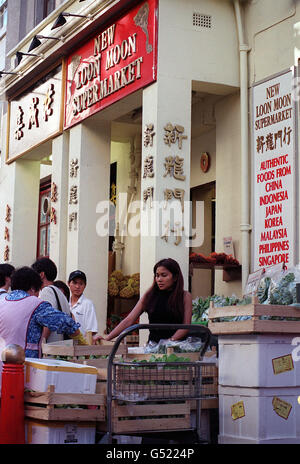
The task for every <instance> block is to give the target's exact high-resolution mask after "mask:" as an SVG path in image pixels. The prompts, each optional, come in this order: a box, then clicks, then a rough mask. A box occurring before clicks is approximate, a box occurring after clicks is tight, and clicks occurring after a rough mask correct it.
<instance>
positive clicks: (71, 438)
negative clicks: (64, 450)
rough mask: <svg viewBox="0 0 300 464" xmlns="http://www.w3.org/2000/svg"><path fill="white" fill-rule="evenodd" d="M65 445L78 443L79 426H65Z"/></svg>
mask: <svg viewBox="0 0 300 464" xmlns="http://www.w3.org/2000/svg"><path fill="white" fill-rule="evenodd" d="M64 443H78V431H77V426H76V425H74V424H66V425H65V439H64Z"/></svg>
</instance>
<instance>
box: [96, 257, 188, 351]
mask: <svg viewBox="0 0 300 464" xmlns="http://www.w3.org/2000/svg"><path fill="white" fill-rule="evenodd" d="M153 273H154V279H153V284H152V286H151V287H150V288H149V289H148V290H147V292H146V293H145V294H144V295H143V296H142V297H141V298H140V300H139V301H138V302H137V304H136V305H135V307H134V308H133V309H132V310H131V312H130V313H129V314H128V316H127V317H126V318H125V319H123V321H121V322H120V323H119V324H118V325H117V327H115V328H114V329H113V330H112V331H111V332H110V334H109V335H107V336H106V337H105V338H104V339H105V340H112V339H113V338H115V337H117V336H118V335H119V334H120V333H121V332H123V330H125V329H127V327H130V326H131V325H133V324H134V323H135V321H136V320H137V319H138V318H139V317H140V315H141V314H142V313H143V312H146V313H147V314H148V318H149V323H150V324H166V329H165V330H150V334H149V341H153V342H156V343H157V342H159V340H160V339H171V340H182V339H184V338H185V337H186V336H187V334H188V330H185V329H179V330H176V331H174V330H171V329H169V328H168V327H167V325H168V324H191V319H192V296H191V294H190V293H189V292H187V291H185V290H184V289H183V275H182V272H181V269H180V266H179V264H178V263H177V261H175V260H174V259H172V258H166V259H162V260H160V261H159V262H158V263H156V264H155V266H154V269H153ZM99 338H103V337H99V335H95V336H94V337H93V339H94V342H96V340H98V339H99Z"/></svg>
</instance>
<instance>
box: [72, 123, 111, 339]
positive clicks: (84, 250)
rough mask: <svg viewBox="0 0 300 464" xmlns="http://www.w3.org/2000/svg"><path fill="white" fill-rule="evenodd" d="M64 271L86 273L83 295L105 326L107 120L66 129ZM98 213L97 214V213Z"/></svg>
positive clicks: (108, 153)
mask: <svg viewBox="0 0 300 464" xmlns="http://www.w3.org/2000/svg"><path fill="white" fill-rule="evenodd" d="M68 178H69V187H68V240H67V275H69V273H70V272H71V271H74V270H76V269H80V270H82V271H83V272H85V273H86V275H87V288H86V291H85V295H86V297H87V298H90V299H91V300H92V301H93V303H94V305H95V308H96V314H97V319H98V325H99V327H98V329H99V332H101V333H102V332H103V331H104V329H105V327H106V310H107V280H108V275H107V274H108V221H107V230H106V233H105V231H104V230H103V227H101V225H102V226H103V225H104V223H105V221H103V219H102V216H103V213H104V212H105V208H104V204H103V203H102V202H107V203H106V204H107V206H108V200H109V179H110V124H109V123H106V122H101V123H98V124H97V125H95V124H93V123H92V122H91V121H88V122H86V123H82V124H79V125H77V126H75V127H73V128H72V129H70V144H69V172H68ZM99 213H101V216H99Z"/></svg>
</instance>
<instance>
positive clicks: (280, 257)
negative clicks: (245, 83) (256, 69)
mask: <svg viewBox="0 0 300 464" xmlns="http://www.w3.org/2000/svg"><path fill="white" fill-rule="evenodd" d="M293 78H294V69H291V70H289V71H286V72H284V73H282V74H280V75H278V76H274V77H272V78H270V79H268V80H267V81H264V82H261V83H258V84H257V85H255V86H253V120H252V123H253V126H252V137H253V140H252V144H253V182H254V186H253V191H254V199H253V202H254V204H253V215H254V234H253V239H254V243H253V249H254V260H253V269H258V268H260V267H268V266H272V265H274V264H279V263H285V264H286V265H287V266H290V265H293V264H294V260H295V259H296V256H295V224H296V212H295V205H296V189H295V151H296V146H295V136H296V131H295V116H296V110H295V106H296V105H295V102H294V100H293Z"/></svg>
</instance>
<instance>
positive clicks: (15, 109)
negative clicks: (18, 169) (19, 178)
mask: <svg viewBox="0 0 300 464" xmlns="http://www.w3.org/2000/svg"><path fill="white" fill-rule="evenodd" d="M61 105H62V66H59V67H58V68H57V69H56V70H54V71H53V72H51V73H49V74H48V76H45V77H44V78H43V79H41V80H40V81H38V82H37V83H36V84H34V85H33V86H32V87H31V88H30V89H28V90H27V91H26V92H25V93H23V94H21V95H20V96H18V97H17V98H15V99H13V100H11V101H10V119H9V142H8V150H7V160H12V159H14V158H16V157H18V156H20V155H22V154H24V153H26V152H27V151H29V150H31V149H32V148H34V147H36V146H38V145H40V144H41V143H43V142H44V141H46V140H48V139H50V138H52V137H54V136H55V135H57V134H59V133H60V132H61V129H62V112H61Z"/></svg>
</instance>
